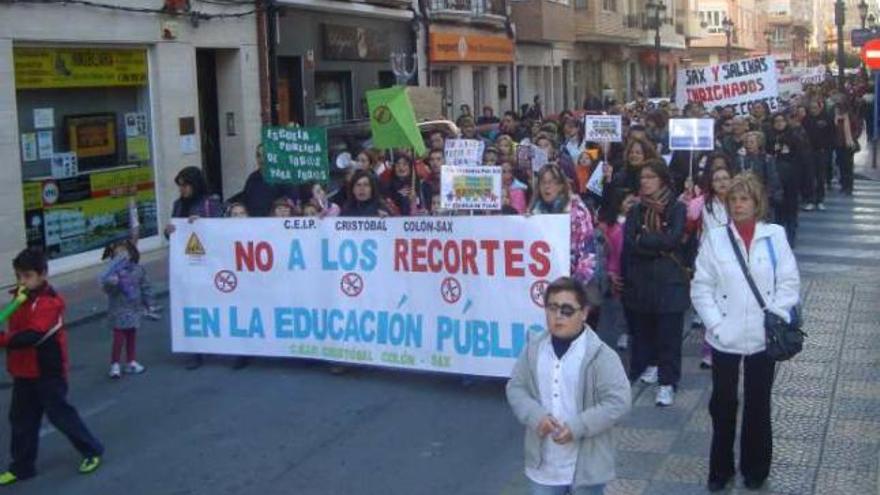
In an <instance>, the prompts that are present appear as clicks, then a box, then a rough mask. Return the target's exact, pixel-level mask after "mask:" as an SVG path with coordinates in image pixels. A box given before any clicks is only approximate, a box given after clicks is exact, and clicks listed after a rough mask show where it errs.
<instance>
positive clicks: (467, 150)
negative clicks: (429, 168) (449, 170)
mask: <svg viewBox="0 0 880 495" xmlns="http://www.w3.org/2000/svg"><path fill="white" fill-rule="evenodd" d="M484 147H485V144H483V142H482V141H480V140H479V139H447V140H446V145H445V148H444V150H443V157H444V160H445V163H446V165H452V166H458V167H464V166H478V165H482V164H483V148H484Z"/></svg>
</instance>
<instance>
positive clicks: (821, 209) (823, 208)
mask: <svg viewBox="0 0 880 495" xmlns="http://www.w3.org/2000/svg"><path fill="white" fill-rule="evenodd" d="M816 209H817V210H819V211H825V209H826V208H825V203H819V204H817V205H816Z"/></svg>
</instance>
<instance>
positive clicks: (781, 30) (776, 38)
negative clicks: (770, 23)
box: [773, 26, 788, 44]
mask: <svg viewBox="0 0 880 495" xmlns="http://www.w3.org/2000/svg"><path fill="white" fill-rule="evenodd" d="M786 39H788V30H787V29H785V26H776V27H775V28H773V43H774V44H775V43H784V42H785V41H786Z"/></svg>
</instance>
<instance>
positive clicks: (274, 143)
mask: <svg viewBox="0 0 880 495" xmlns="http://www.w3.org/2000/svg"><path fill="white" fill-rule="evenodd" d="M263 162H264V165H265V167H266V173H265V178H266V182H268V183H270V184H275V183H285V184H303V183H305V182H309V181H318V182H326V181H327V180H328V179H329V178H330V166H329V165H328V161H327V129H325V128H323V127H264V128H263Z"/></svg>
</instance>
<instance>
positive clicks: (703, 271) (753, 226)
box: [691, 173, 800, 492]
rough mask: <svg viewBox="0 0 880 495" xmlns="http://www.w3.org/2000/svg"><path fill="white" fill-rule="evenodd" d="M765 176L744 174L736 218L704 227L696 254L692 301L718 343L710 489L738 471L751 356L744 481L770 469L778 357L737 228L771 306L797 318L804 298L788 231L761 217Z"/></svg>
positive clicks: (732, 209) (737, 182)
mask: <svg viewBox="0 0 880 495" xmlns="http://www.w3.org/2000/svg"><path fill="white" fill-rule="evenodd" d="M763 189H764V188H763V186H762V185H761V181H760V179H758V178H757V177H756V176H755V175H753V174H751V173H745V174H741V175H739V176H737V177H736V178H734V179H733V182H732V183H731V186H730V189H729V190H728V193H727V200H726V203H727V208H728V210H729V213H730V217H731V223H730V224H729V225H728V226H725V227H716V228H714V229H712V230H711V231H710V232H706V233H705V237H704V239H703V243H702V245H701V246H700V253H699V255H698V256H697V263H696V274H695V276H694V279H693V282H692V285H691V300H692V301H693V305H694V308H695V309H696V311H697V312H698V313H699V314H700V317H701V318H702V320H703V323H704V324H705V326H706V339H707V341H708V342H709V344H710V345H711V346H712V361H713V366H712V398H711V400H710V402H709V413H710V414H711V416H712V449H711V453H710V462H709V480H708V488H709V490H710V491H713V492H714V491H721V490H724V489H725V488H726V486H727V484H728V482H729V481H730V480H731V479H732V478H733V477H734V475H735V474H736V470H735V468H734V459H733V443H734V440H735V436H736V414H737V386H738V380H739V371H740V362H744V373H743V376H744V383H743V389H744V393H743V401H744V405H743V406H744V407H743V421H742V432H741V434H740V472H741V473H742V475H743V478H744V481H745V486H746V488H749V489H751V490H757V489H759V488H760V487H761V486H762V485H763V484H764V481H765V480H766V479H767V476H768V475H769V474H770V463H771V459H772V450H773V438H772V432H771V428H770V393H771V389H772V387H773V373H774V364H775V363H774V361H773V360H771V359H770V358H768V357H767V353H766V352H765V349H766V345H765V333H764V312H763V310H762V309H761V306H760V305H759V303H758V301H757V299H756V298H755V296H754V294H753V293H752V290H751V289H750V288H749V285H748V282H747V281H746V278H745V275H744V274H743V272H742V269H741V268H740V265H739V262H738V261H737V257H736V254H735V251H734V249H733V244H732V243H731V240H730V234H733V237H734V239H735V241H736V243H737V245H738V246H739V249H740V252H741V253H743V257H744V259H745V261H746V265H747V266H748V268H749V270H750V272H751V274H752V278H753V279H754V281H755V284H756V285H757V286H758V289H759V290H760V292H761V296H762V297H763V299H764V301H765V303H766V304H767V309H768V310H769V311H772V312H774V313H776V314H778V315H779V316H781V317H783V318H785V319H786V321H789V320H790V313H791V310H792V309H793V308H794V307H795V305H796V304H797V302H798V299H799V290H800V276H799V274H798V269H797V264H796V262H795V259H794V254H793V253H792V251H791V248H790V247H789V244H788V240H787V239H786V236H785V230H784V229H783V228H782V227H780V226H778V225H772V224H767V223H764V222H763V221H761V219H763V218H764V216H765V215H766V214H767V196H766V195H765V194H764V191H763Z"/></svg>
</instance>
